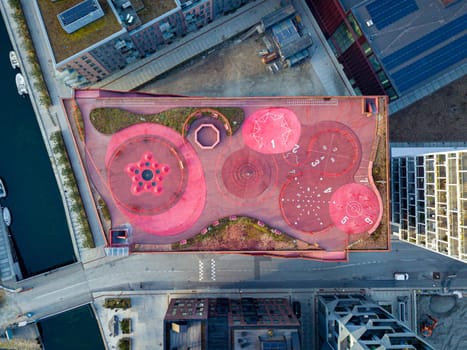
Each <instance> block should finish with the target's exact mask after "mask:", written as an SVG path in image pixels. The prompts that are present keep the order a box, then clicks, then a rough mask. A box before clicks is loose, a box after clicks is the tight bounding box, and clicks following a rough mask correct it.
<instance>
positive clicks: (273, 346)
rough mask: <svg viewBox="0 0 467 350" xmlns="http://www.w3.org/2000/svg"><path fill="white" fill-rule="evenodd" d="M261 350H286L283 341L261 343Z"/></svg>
mask: <svg viewBox="0 0 467 350" xmlns="http://www.w3.org/2000/svg"><path fill="white" fill-rule="evenodd" d="M261 345H262V346H263V350H287V344H286V343H285V342H284V341H281V340H279V341H268V342H262V343H261Z"/></svg>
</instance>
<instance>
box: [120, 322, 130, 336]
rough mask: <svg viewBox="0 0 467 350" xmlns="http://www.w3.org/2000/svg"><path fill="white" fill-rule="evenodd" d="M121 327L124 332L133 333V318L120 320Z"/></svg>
mask: <svg viewBox="0 0 467 350" xmlns="http://www.w3.org/2000/svg"><path fill="white" fill-rule="evenodd" d="M120 328H121V329H122V333H123V334H130V333H131V318H124V319H123V320H121V321H120Z"/></svg>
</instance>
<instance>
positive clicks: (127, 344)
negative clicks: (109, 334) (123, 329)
mask: <svg viewBox="0 0 467 350" xmlns="http://www.w3.org/2000/svg"><path fill="white" fill-rule="evenodd" d="M117 346H118V350H130V349H131V338H128V337H125V338H121V339H119V340H118V345H117Z"/></svg>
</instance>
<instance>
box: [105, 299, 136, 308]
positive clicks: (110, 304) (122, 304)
mask: <svg viewBox="0 0 467 350" xmlns="http://www.w3.org/2000/svg"><path fill="white" fill-rule="evenodd" d="M103 306H104V307H105V308H107V309H123V310H126V309H129V308H130V307H131V299H130V298H106V299H105V301H104V305H103Z"/></svg>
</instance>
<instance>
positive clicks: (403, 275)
mask: <svg viewBox="0 0 467 350" xmlns="http://www.w3.org/2000/svg"><path fill="white" fill-rule="evenodd" d="M394 279H395V280H396V281H406V280H408V279H409V274H408V273H407V272H394Z"/></svg>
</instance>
